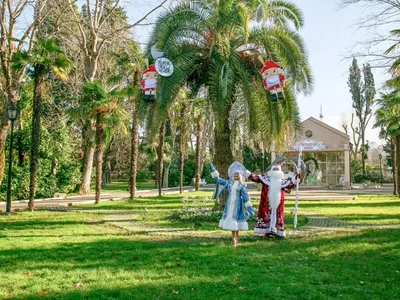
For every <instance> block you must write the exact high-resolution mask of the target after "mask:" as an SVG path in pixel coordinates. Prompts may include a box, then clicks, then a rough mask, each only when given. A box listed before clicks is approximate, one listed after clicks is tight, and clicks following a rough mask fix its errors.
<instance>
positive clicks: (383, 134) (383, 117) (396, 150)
mask: <svg viewBox="0 0 400 300" xmlns="http://www.w3.org/2000/svg"><path fill="white" fill-rule="evenodd" d="M377 103H378V105H379V108H378V109H377V110H376V112H375V117H376V122H375V124H374V126H373V127H374V128H380V133H379V135H380V136H379V137H380V138H387V137H390V141H391V150H392V156H393V179H394V190H393V194H395V195H397V194H399V190H400V182H399V178H400V177H399V175H400V169H399V162H400V91H398V90H396V91H394V92H392V93H390V94H385V95H382V97H381V99H378V100H377Z"/></svg>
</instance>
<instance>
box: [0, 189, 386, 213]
mask: <svg viewBox="0 0 400 300" xmlns="http://www.w3.org/2000/svg"><path fill="white" fill-rule="evenodd" d="M248 188H249V193H250V196H251V198H252V199H254V200H256V201H257V199H259V197H260V191H258V190H257V186H256V185H255V184H254V183H248ZM213 189H214V185H213V184H210V185H207V186H205V187H201V188H200V190H207V191H210V194H211V191H212V190H213ZM183 190H184V191H185V192H190V191H194V188H193V187H192V186H185V187H184V188H183ZM178 192H179V188H163V189H162V193H163V194H164V195H167V194H174V193H175V194H176V193H178ZM391 192H392V187H391V186H390V185H387V186H384V187H382V188H379V189H374V188H371V189H352V190H327V189H323V188H319V189H317V188H309V187H301V189H300V191H299V198H300V199H301V200H316V201H324V200H352V199H354V194H355V193H360V194H362V193H368V194H390V193H391ZM136 195H137V197H146V196H156V195H158V190H157V189H153V190H138V191H136ZM129 196H130V195H129V192H113V191H104V192H103V193H101V201H109V200H119V199H124V198H129ZM285 197H286V200H289V201H290V200H294V199H295V193H294V191H293V192H292V193H290V194H287V195H286V196H285ZM94 198H95V195H94V194H90V195H84V196H68V197H63V198H47V199H35V207H36V208H39V207H48V206H73V205H81V204H93V203H94ZM5 205H6V204H5V202H4V201H0V213H1V212H4V211H5ZM27 206H28V201H27V200H22V201H13V202H12V210H13V211H20V210H26V209H27Z"/></svg>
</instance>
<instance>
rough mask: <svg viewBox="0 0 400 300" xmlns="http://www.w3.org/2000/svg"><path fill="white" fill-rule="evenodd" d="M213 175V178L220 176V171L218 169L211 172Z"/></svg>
mask: <svg viewBox="0 0 400 300" xmlns="http://www.w3.org/2000/svg"><path fill="white" fill-rule="evenodd" d="M211 177H212V178H216V177H219V172H218V171H217V170H215V171H214V172H211Z"/></svg>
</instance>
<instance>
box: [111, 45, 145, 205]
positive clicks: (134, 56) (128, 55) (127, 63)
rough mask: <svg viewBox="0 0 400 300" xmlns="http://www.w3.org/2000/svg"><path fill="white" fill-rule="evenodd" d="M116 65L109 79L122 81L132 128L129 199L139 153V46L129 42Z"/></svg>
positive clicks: (134, 180)
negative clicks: (116, 73)
mask: <svg viewBox="0 0 400 300" xmlns="http://www.w3.org/2000/svg"><path fill="white" fill-rule="evenodd" d="M116 56H117V66H118V69H119V72H118V73H119V75H118V76H115V77H114V78H112V80H111V81H115V82H121V81H122V82H124V85H125V86H124V87H123V88H122V90H121V94H124V95H125V97H127V98H128V100H129V103H130V104H131V113H132V115H131V116H132V117H131V118H132V123H131V124H132V128H131V155H130V161H131V165H130V175H129V192H130V197H131V199H133V198H135V191H136V174H137V160H138V153H139V149H138V147H139V118H138V110H139V107H138V106H139V104H140V101H138V98H139V97H138V91H137V86H138V84H139V81H140V73H141V66H142V65H143V59H142V56H141V55H140V53H139V47H138V46H137V45H136V44H135V43H133V42H129V43H128V47H127V49H126V51H125V52H123V53H120V54H117V55H116Z"/></svg>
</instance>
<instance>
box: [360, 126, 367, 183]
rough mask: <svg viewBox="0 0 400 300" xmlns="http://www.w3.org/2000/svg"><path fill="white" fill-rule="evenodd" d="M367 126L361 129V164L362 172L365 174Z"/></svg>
mask: <svg viewBox="0 0 400 300" xmlns="http://www.w3.org/2000/svg"><path fill="white" fill-rule="evenodd" d="M365 149H366V147H365V128H362V129H361V165H362V173H363V175H364V176H365V174H366V171H365Z"/></svg>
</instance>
